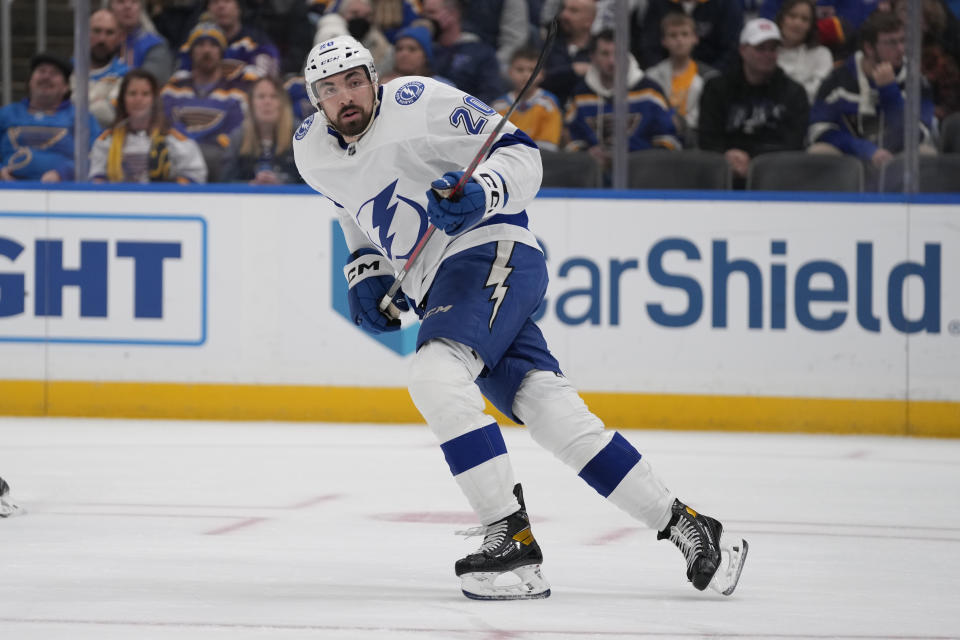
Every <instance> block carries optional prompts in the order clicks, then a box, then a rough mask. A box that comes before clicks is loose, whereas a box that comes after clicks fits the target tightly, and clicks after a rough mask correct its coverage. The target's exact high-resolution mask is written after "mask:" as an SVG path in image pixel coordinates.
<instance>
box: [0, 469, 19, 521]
mask: <svg viewBox="0 0 960 640" xmlns="http://www.w3.org/2000/svg"><path fill="white" fill-rule="evenodd" d="M20 513H23V509H21V508H20V506H19V505H17V503H16V502H14V501H13V499H11V498H10V485H8V484H7V482H6V480H4V479H3V478H0V518H7V517H9V516H15V515H18V514H20Z"/></svg>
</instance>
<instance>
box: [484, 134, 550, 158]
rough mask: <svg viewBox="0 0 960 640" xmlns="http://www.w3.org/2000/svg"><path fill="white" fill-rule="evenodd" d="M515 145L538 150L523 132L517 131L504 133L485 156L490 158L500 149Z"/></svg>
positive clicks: (535, 144)
mask: <svg viewBox="0 0 960 640" xmlns="http://www.w3.org/2000/svg"><path fill="white" fill-rule="evenodd" d="M515 144H522V145H526V146H528V147H533V148H534V149H538V148H539V147H537V143H536V142H534V141H533V140H531V139H530V136H528V135H527V134H526V133H524V132H523V130H521V129H517V130H516V131H514V132H513V133H505V134H503V135H502V136H500V139H499V140H497V141H496V142H494V143H493V146H492V147H490V152H489V153H488V154H487V157H488V158H489V157H490V156H492V155H493V152H494V151H496V150H497V149H499V148H500V147H510V146H513V145H515Z"/></svg>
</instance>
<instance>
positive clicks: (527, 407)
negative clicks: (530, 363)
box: [513, 371, 614, 471]
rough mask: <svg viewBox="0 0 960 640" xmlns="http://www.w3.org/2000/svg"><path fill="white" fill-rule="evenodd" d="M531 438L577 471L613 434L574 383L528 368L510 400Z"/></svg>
mask: <svg viewBox="0 0 960 640" xmlns="http://www.w3.org/2000/svg"><path fill="white" fill-rule="evenodd" d="M513 411H514V413H516V415H517V417H518V418H520V419H521V420H522V421H523V423H524V424H525V425H527V429H528V430H529V431H530V436H531V437H532V438H533V439H534V441H535V442H536V443H537V444H539V445H540V446H542V447H543V448H545V449H546V450H548V451H550V452H551V453H553V455H555V456H556V457H557V458H559V459H560V460H561V461H562V462H564V463H565V464H567V465H569V466H570V467H572V468H573V469H575V470H577V471H579V470H580V469H582V468H583V466H584V465H585V464H587V462H589V461H590V460H591V459H592V458H593V457H594V456H595V455H597V453H598V452H599V451H600V450H601V449H603V448H604V447H605V446H606V445H607V443H609V442H610V439H611V438H612V437H613V433H614V432H613V431H607V430H605V429H604V427H603V422H601V421H600V418H598V417H597V416H595V415H593V414H592V413H591V412H590V410H589V409H588V408H587V405H586V404H585V403H584V402H583V399H582V398H581V397H580V394H578V393H577V390H576V389H574V388H573V385H571V384H570V382H569V381H568V380H567V379H566V378H564V377H563V376H558V375H557V374H555V373H553V372H550V371H531V372H530V373H529V374H527V377H526V378H524V380H523V384H521V385H520V389H519V390H518V391H517V396H516V399H515V400H514V403H513Z"/></svg>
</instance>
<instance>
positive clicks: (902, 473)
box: [0, 418, 960, 640]
mask: <svg viewBox="0 0 960 640" xmlns="http://www.w3.org/2000/svg"><path fill="white" fill-rule="evenodd" d="M504 432H505V434H504V435H505V438H506V441H507V445H508V447H509V448H510V451H511V454H512V457H513V462H514V466H515V468H516V470H517V474H518V479H519V480H521V481H522V482H523V485H524V489H525V494H526V499H527V505H528V508H529V511H530V513H531V518H532V521H533V531H534V533H535V535H536V536H537V539H538V540H539V541H540V544H541V545H542V547H543V550H544V554H545V556H546V561H545V564H544V574H545V576H546V577H547V578H548V580H549V581H550V582H551V584H552V587H553V596H552V597H550V598H548V599H546V600H540V601H526V602H522V601H521V602H493V603H491V602H475V601H471V600H467V599H466V598H464V597H463V596H462V595H461V594H460V591H459V588H458V585H459V583H458V580H457V578H456V577H455V576H454V574H453V563H454V560H456V558H458V557H459V556H461V555H463V554H465V553H467V552H468V551H471V550H473V549H474V548H476V546H477V545H478V544H479V542H480V539H479V538H471V539H469V540H467V539H464V538H462V537H458V536H455V535H454V533H453V532H454V530H456V529H463V528H466V527H469V526H472V525H474V524H476V523H475V522H473V518H472V517H471V515H470V513H469V512H468V510H467V508H466V503H465V501H464V500H463V498H462V497H461V495H460V493H459V490H458V489H457V487H456V484H455V483H454V482H453V480H452V479H451V478H450V474H449V471H448V470H447V468H446V465H445V463H444V460H443V456H442V454H441V452H440V450H439V448H438V447H437V446H436V444H435V443H434V440H433V437H432V435H431V433H430V432H429V431H428V430H427V428H426V427H423V426H372V425H359V426H358V425H316V424H276V423H252V424H247V423H196V422H160V421H156V422H153V421H119V420H117V421H113V420H67V419H11V418H0V476H3V477H4V478H6V479H7V480H8V481H9V482H10V483H11V485H12V487H13V497H15V498H16V500H17V501H18V502H19V503H20V504H22V505H23V506H24V507H26V509H27V510H28V511H29V513H28V514H27V515H25V516H24V517H18V518H10V519H6V520H0V639H2V640H32V639H37V638H43V639H48V638H70V639H72V640H87V639H97V640H107V639H115V638H123V639H131V638H133V639H137V640H140V639H145V638H151V639H152V638H157V639H167V638H178V639H183V638H198V639H203V640H219V639H227V638H229V639H230V640H245V639H258V640H259V639H276V640H288V639H293V638H324V639H326V638H335V639H341V638H342V639H350V640H353V639H368V638H370V639H372V638H377V639H381V638H390V639H391V640H392V639H394V638H398V639H403V638H430V639H434V638H436V639H446V638H450V639H460V638H462V639H467V640H469V639H477V640H528V639H529V640H546V639H553V638H557V639H568V638H569V639H581V638H605V639H618V638H667V639H671V640H672V639H676V638H703V637H706V638H791V639H792V638H851V639H853V638H856V639H860V638H923V639H933V638H957V637H960V441H956V440H919V439H909V438H883V437H854V436H848V437H844V436H841V437H835V436H810V435H759V434H718V433H666V432H648V431H624V432H623V433H624V435H625V436H626V437H627V438H628V439H629V440H630V441H631V442H633V443H634V444H635V445H636V446H637V448H638V449H639V450H640V451H641V453H643V454H644V455H645V456H647V459H648V460H649V461H650V462H651V464H652V465H653V466H654V469H656V470H657V471H658V472H659V473H660V475H661V476H662V477H663V478H664V479H665V480H666V482H667V484H668V486H670V487H671V488H672V489H673V490H674V491H675V492H676V493H677V494H678V495H679V496H680V497H681V498H682V499H684V500H685V501H687V502H689V503H690V504H691V506H693V507H694V508H697V509H701V510H703V511H704V512H706V513H708V514H710V515H715V516H717V517H719V518H720V519H721V520H722V521H723V522H724V524H725V525H726V527H727V528H728V529H730V530H735V531H738V532H741V533H742V534H744V536H745V537H746V538H747V539H748V541H749V542H750V554H749V558H748V560H747V564H746V567H745V569H744V572H743V576H742V579H741V581H740V586H739V588H738V589H737V592H736V593H735V594H734V595H733V597H731V598H724V597H722V596H719V595H716V594H713V593H712V592H710V593H699V592H697V591H695V590H694V589H693V588H692V587H691V586H690V585H689V584H688V583H687V582H686V579H685V577H684V564H683V559H682V557H681V555H680V554H679V553H678V552H677V550H676V549H675V548H674V547H673V546H672V545H670V544H669V543H668V542H657V541H656V539H655V535H654V532H653V531H650V530H647V529H644V528H642V527H640V526H638V525H637V524H635V523H634V522H633V521H632V520H630V519H629V518H628V517H627V516H625V515H623V514H622V513H620V512H619V511H618V510H617V509H616V508H615V507H613V506H612V505H610V504H607V503H606V502H605V501H604V500H603V499H601V498H600V497H599V496H598V495H597V494H596V493H594V492H593V490H592V489H590V488H589V487H588V486H587V485H586V484H584V483H583V482H582V481H581V480H580V479H578V478H577V477H576V475H575V474H574V473H573V472H572V471H570V470H569V469H567V468H566V467H564V466H562V465H561V464H560V463H559V462H558V461H556V460H554V459H553V458H552V457H551V456H550V454H548V453H547V452H545V451H543V450H541V449H540V448H538V447H537V446H536V445H535V444H534V443H533V442H532V440H530V438H529V437H528V435H527V434H526V433H525V432H524V431H523V430H522V429H517V428H508V429H504Z"/></svg>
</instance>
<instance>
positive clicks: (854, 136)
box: [808, 12, 933, 168]
mask: <svg viewBox="0 0 960 640" xmlns="http://www.w3.org/2000/svg"><path fill="white" fill-rule="evenodd" d="M860 37H861V44H860V50H859V51H857V52H856V53H855V54H854V55H853V56H851V57H849V58H848V59H847V60H846V62H845V63H844V64H843V66H842V67H840V68H838V69H834V70H833V71H832V72H831V73H830V75H828V76H827V77H826V78H825V79H824V81H823V83H822V84H821V85H820V90H819V91H818V92H817V99H816V101H815V102H814V104H813V107H812V108H811V111H810V128H809V131H808V135H809V138H810V142H811V148H810V150H811V151H813V152H826V153H837V152H840V153H843V154H847V155H853V156H857V157H858V158H860V159H861V160H863V161H864V162H865V163H867V165H868V166H870V165H872V166H873V167H875V168H880V167H882V166H883V165H885V164H886V163H888V162H889V161H890V160H892V159H893V156H894V154H896V153H899V152H900V151H902V150H903V138H904V136H903V132H904V122H903V108H904V87H905V84H906V79H907V69H906V65H905V64H904V51H905V42H906V37H905V33H904V27H903V23H902V22H900V19H899V18H898V17H897V16H896V14H893V13H886V12H877V13H874V14H872V15H871V16H870V17H869V18H867V20H866V21H864V23H863V25H862V26H861V27H860ZM921 82H922V94H921V104H920V122H919V123H917V124H916V126H917V127H919V136H920V137H919V142H920V144H921V145H922V146H932V143H933V138H932V131H933V100H932V97H931V92H930V87H929V86H928V85H927V84H926V81H925V80H923V78H921Z"/></svg>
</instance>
